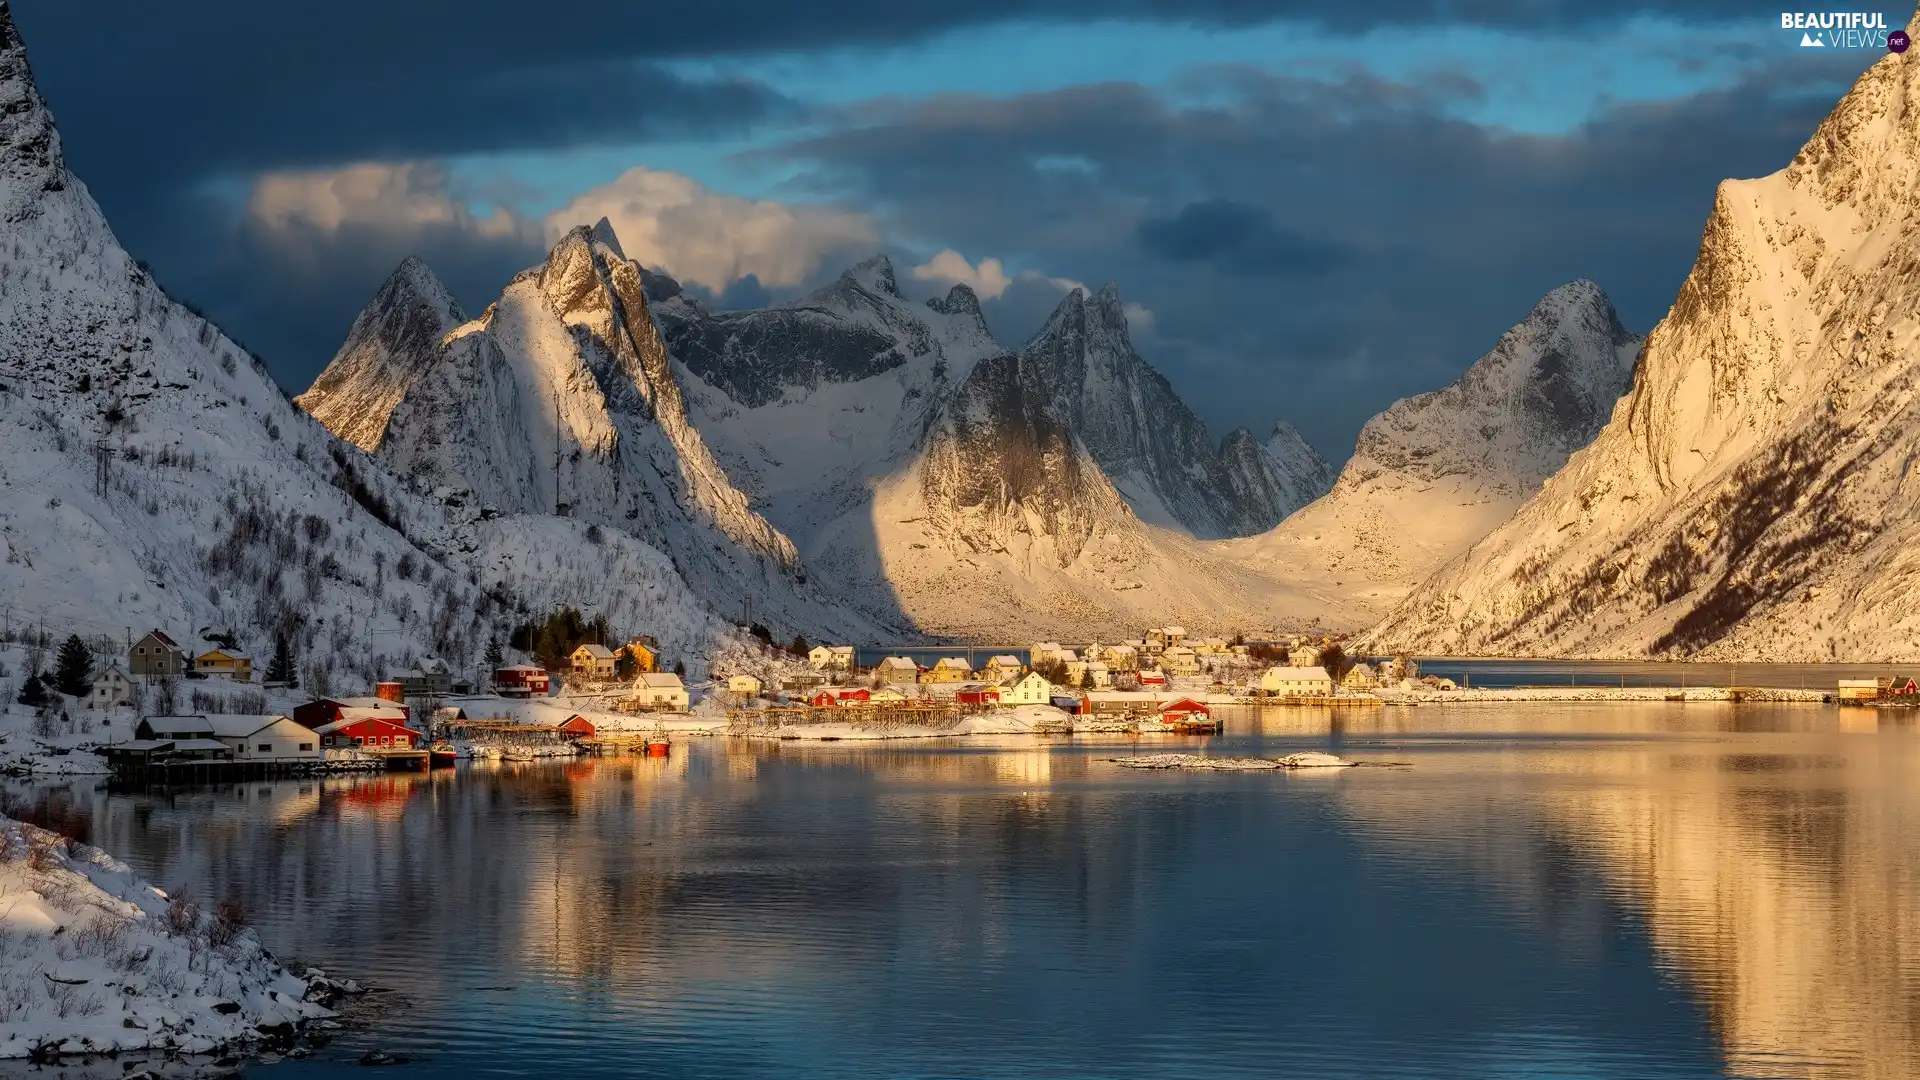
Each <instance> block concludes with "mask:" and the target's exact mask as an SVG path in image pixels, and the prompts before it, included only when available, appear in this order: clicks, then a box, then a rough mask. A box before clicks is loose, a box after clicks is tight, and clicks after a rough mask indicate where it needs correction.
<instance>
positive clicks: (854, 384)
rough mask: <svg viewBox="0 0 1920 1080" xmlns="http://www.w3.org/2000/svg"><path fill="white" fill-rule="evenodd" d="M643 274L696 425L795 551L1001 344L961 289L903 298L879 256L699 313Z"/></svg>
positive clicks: (892, 469)
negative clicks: (772, 301) (791, 294)
mask: <svg viewBox="0 0 1920 1080" xmlns="http://www.w3.org/2000/svg"><path fill="white" fill-rule="evenodd" d="M652 280H653V281H654V283H655V284H654V286H653V288H654V290H655V294H656V295H662V296H664V299H662V300H660V301H659V302H657V303H656V304H655V305H654V312H655V315H656V317H657V318H658V319H659V321H660V325H661V328H662V331H663V333H664V335H665V337H666V340H667V344H668V347H669V349H670V350H671V351H672V352H673V355H674V358H675V360H677V361H678V362H679V363H680V364H681V365H682V366H683V369H684V371H685V372H686V374H687V379H686V381H687V385H688V405H689V413H690V415H691V416H692V418H693V421H694V423H695V425H696V426H698V427H699V428H700V431H701V433H702V434H703V435H705V436H706V438H707V439H708V441H709V442H710V443H711V444H712V445H713V447H714V452H715V454H716V455H717V456H718V457H719V458H720V460H721V461H722V462H723V463H724V464H725V465H726V467H727V470H728V472H729V473H730V474H731V475H732V476H733V477H734V478H735V481H736V482H737V483H738V484H739V486H740V487H741V489H742V490H744V491H746V492H748V493H749V495H750V496H751V497H752V498H753V500H754V505H755V506H756V507H758V508H759V509H760V510H761V511H762V512H763V513H765V514H766V515H767V516H768V518H769V519H771V520H772V521H773V522H774V523H775V524H776V525H778V526H779V527H780V529H781V530H782V531H783V532H785V533H786V534H787V535H789V536H791V537H793V538H794V541H795V543H797V544H799V545H800V547H801V551H802V553H803V554H809V553H810V552H811V545H812V542H813V538H814V536H815V534H816V533H817V532H818V531H819V529H820V528H821V527H822V526H823V525H825V524H826V523H827V522H829V521H832V520H833V519H835V518H837V517H839V516H840V515H842V514H844V513H846V512H847V511H849V510H851V509H853V508H854V507H856V506H858V505H860V504H861V503H862V502H864V501H865V500H866V499H867V498H869V497H870V494H871V489H872V486H873V484H874V483H876V482H877V481H879V480H881V479H883V478H885V477H888V476H891V475H893V474H894V473H896V472H897V471H899V469H900V468H901V467H902V466H903V465H904V464H905V463H906V462H908V461H910V460H912V458H913V456H914V455H915V454H916V453H917V452H918V449H919V446H920V443H921V441H922V439H923V438H924V437H925V435H926V432H927V428H928V426H929V425H930V424H931V423H932V419H933V417H934V415H935V413H936V412H937V411H938V410H939V409H940V407H941V405H942V404H943V403H944V402H945V400H946V399H947V398H948V397H949V396H950V395H951V394H952V392H953V389H954V387H956V386H958V385H959V383H960V382H961V381H962V380H964V379H965V378H966V377H967V374H968V373H969V372H970V371H971V370H972V368H973V364H974V363H975V362H976V361H978V360H980V359H982V358H984V357H989V356H997V355H1001V354H1004V353H1005V352H1006V351H1007V350H1005V349H1004V348H1002V347H1001V346H1000V345H999V344H998V343H997V342H995V341H994V340H993V336H992V335H991V334H989V333H988V332H987V324H986V322H985V320H984V319H983V318H982V316H981V313H980V304H979V300H978V298H977V297H975V296H974V294H973V292H972V290H970V289H968V288H967V287H966V286H965V285H956V286H954V287H953V289H952V290H951V291H949V292H948V293H947V295H946V296H945V297H943V298H936V299H934V300H930V301H928V302H927V303H925V304H915V303H913V302H911V301H909V300H908V299H906V298H905V297H904V296H902V295H901V293H900V290H899V286H898V284H897V282H896V281H895V278H894V274H893V267H892V264H891V263H889V262H888V260H887V258H886V257H885V256H876V257H874V258H872V259H869V260H867V261H866V262H863V263H861V264H859V265H858V266H855V267H853V268H851V269H849V270H848V271H846V272H845V273H844V274H842V275H841V276H840V277H839V279H838V280H836V281H835V282H833V283H832V284H831V285H829V286H827V287H826V288H824V289H821V290H820V291H818V292H816V293H813V294H812V295H810V296H806V297H803V298H801V299H799V300H796V301H793V302H791V303H787V304H782V305H779V306H776V307H771V308H762V309H755V310H748V311H729V312H718V313H715V312H709V311H707V310H706V309H705V308H704V307H703V306H701V305H700V304H699V303H698V302H697V301H695V300H693V299H692V298H691V297H688V296H686V295H685V294H684V293H682V292H681V291H680V289H679V286H678V285H677V284H674V283H672V282H671V279H668V278H665V277H664V276H663V275H652Z"/></svg>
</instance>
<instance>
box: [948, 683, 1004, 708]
mask: <svg viewBox="0 0 1920 1080" xmlns="http://www.w3.org/2000/svg"><path fill="white" fill-rule="evenodd" d="M953 700H954V703H955V704H959V705H998V704H1000V688H999V687H997V686H995V685H993V684H992V683H967V684H966V685H964V686H962V687H961V688H960V689H959V690H958V691H956V692H955V693H954V695H953Z"/></svg>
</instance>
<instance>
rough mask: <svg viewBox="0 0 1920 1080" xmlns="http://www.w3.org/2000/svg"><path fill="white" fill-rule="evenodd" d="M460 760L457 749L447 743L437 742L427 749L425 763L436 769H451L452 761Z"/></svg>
mask: <svg viewBox="0 0 1920 1080" xmlns="http://www.w3.org/2000/svg"><path fill="white" fill-rule="evenodd" d="M458 760H460V754H459V752H458V751H456V750H454V748H453V747H452V746H451V745H449V744H447V743H437V744H435V745H434V747H433V749H431V750H429V751H427V763H428V764H429V765H431V766H433V767H434V768H436V769H451V768H453V763H454V762H456V761H458Z"/></svg>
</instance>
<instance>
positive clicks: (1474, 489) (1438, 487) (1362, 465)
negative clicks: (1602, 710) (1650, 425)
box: [1229, 281, 1640, 630]
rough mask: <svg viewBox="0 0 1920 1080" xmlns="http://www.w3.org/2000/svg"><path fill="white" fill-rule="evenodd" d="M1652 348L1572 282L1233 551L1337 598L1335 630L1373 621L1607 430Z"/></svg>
mask: <svg viewBox="0 0 1920 1080" xmlns="http://www.w3.org/2000/svg"><path fill="white" fill-rule="evenodd" d="M1639 343H1640V339H1639V338H1638V337H1637V336H1635V335H1633V334H1630V333H1628V332H1627V331H1626V330H1625V329H1624V328H1623V327H1622V326H1621V325H1620V320H1619V317H1618V316H1617V315H1616V314H1615V313H1614V310H1613V304H1612V303H1611V302H1610V301H1609V300H1608V299H1607V297H1606V294H1605V293H1603V292H1601V290H1600V288H1599V286H1597V285H1595V284H1593V283H1592V282H1589V281H1576V282H1573V283H1571V284H1568V285H1564V286H1561V287H1560V288H1558V289H1555V290H1554V291H1553V292H1551V293H1549V294H1547V296H1546V297H1545V298H1543V299H1542V300H1541V301H1540V302H1539V303H1538V304H1536V305H1535V306H1534V309H1533V311H1532V312H1531V313H1530V314H1529V315H1528V316H1527V318H1526V320H1525V321H1523V322H1521V323H1520V324H1519V325H1517V326H1515V327H1513V328H1512V329H1511V330H1508V331H1507V332H1506V333H1505V334H1504V335H1502V336H1501V338H1500V341H1499V343H1498V344H1497V345H1496V346H1495V347H1494V349H1493V351H1492V352H1490V353H1488V354H1487V355H1486V356H1484V357H1482V358H1481V359H1480V360H1479V361H1478V362H1476V363H1475V364H1474V365H1473V366H1472V367H1470V368H1468V369H1467V371H1466V373H1465V374H1463V375H1462V376H1461V377H1460V378H1459V379H1458V380H1456V381H1455V382H1453V383H1452V384H1450V385H1448V386H1446V387H1444V388H1442V389H1439V390H1435V391H1433V392H1431V393H1427V394H1420V395H1418V396H1415V397H1411V398H1406V399H1403V400H1401V401H1398V402H1395V403H1394V404H1393V406H1392V407H1390V408H1388V409H1387V410H1386V411H1385V412H1383V413H1381V414H1380V415H1379V416H1376V417H1374V418H1373V419H1372V420H1370V421H1368V422H1367V425H1366V427H1364V428H1362V429H1361V432H1360V438H1359V442H1358V445H1357V446H1356V447H1355V449H1354V453H1353V457H1352V458H1351V459H1349V460H1348V462H1347V464H1346V466H1345V467H1344V468H1343V469H1342V470H1341V472H1340V478H1339V479H1338V480H1337V481H1336V482H1335V483H1334V485H1333V490H1332V491H1330V492H1329V493H1328V494H1327V495H1326V496H1325V497H1323V498H1321V499H1319V500H1317V501H1316V502H1314V503H1313V504H1311V505H1309V506H1308V507H1306V508H1305V509H1303V510H1301V511H1300V512H1298V513H1296V514H1294V515H1293V516H1292V517H1290V518H1288V519H1287V520H1286V521H1284V522H1282V523H1281V525H1280V527H1279V528H1277V529H1274V530H1273V531H1272V532H1270V533H1268V534H1266V535H1264V536H1260V537H1255V538H1252V539H1249V540H1246V541H1237V542H1235V543H1234V544H1232V545H1229V546H1230V548H1231V549H1232V550H1233V551H1235V552H1236V553H1237V554H1239V555H1241V556H1243V557H1245V558H1248V559H1250V560H1252V561H1253V562H1254V564H1255V565H1259V566H1264V567H1267V568H1268V569H1269V570H1270V571H1271V572H1272V573H1275V574H1278V575H1281V576H1282V577H1283V578H1284V579H1286V580H1290V581H1294V582H1296V583H1297V584H1298V585H1299V586H1300V587H1301V588H1303V589H1306V590H1308V591H1311V592H1315V593H1317V594H1319V595H1322V596H1324V597H1326V598H1327V599H1328V601H1329V603H1330V604H1331V605H1332V607H1333V608H1334V609H1335V610H1337V611H1338V612H1339V618H1340V621H1339V622H1338V623H1334V624H1330V625H1334V626H1335V627H1337V628H1339V629H1351V630H1357V629H1360V628H1362V627H1364V626H1366V625H1367V624H1368V623H1370V622H1371V621H1373V620H1374V619H1376V618H1378V617H1379V615H1380V614H1382V613H1384V612H1385V611H1386V610H1387V609H1388V608H1389V607H1391V606H1392V605H1393V604H1394V603H1396V602H1398V601H1399V600H1400V599H1401V598H1402V597H1404V596H1405V595H1406V593H1407V591H1408V590H1410V589H1411V588H1412V587H1413V586H1414V585H1415V584H1417V583H1418V582H1420V581H1421V580H1422V579H1424V578H1425V577H1426V576H1427V575H1428V574H1430V573H1432V572H1433V571H1434V570H1435V569H1436V568H1438V567H1439V566H1440V565H1441V564H1443V563H1445V562H1446V561H1447V560H1448V559H1450V558H1452V557H1454V556H1455V555H1458V554H1459V553H1460V552H1462V551H1464V550H1466V548H1467V547H1468V546H1469V545H1471V544H1472V543H1473V542H1474V541H1476V540H1479V539H1480V538H1481V537H1483V536H1485V535H1486V534H1487V533H1488V532H1490V531H1492V530H1493V529H1494V528H1496V527H1497V526H1499V525H1500V524H1501V523H1502V522H1503V521H1505V520H1506V519H1507V518H1508V517H1509V516H1510V515H1511V514H1512V513H1513V511H1514V509H1515V508H1516V507H1518V506H1519V505H1520V504H1521V502H1522V501H1523V500H1525V499H1526V498H1527V497H1528V496H1529V495H1531V494H1532V493H1533V492H1534V491H1535V490H1536V489H1537V488H1538V487H1539V485H1540V483H1541V481H1542V480H1544V479H1545V478H1546V477H1548V476H1550V475H1552V474H1553V472H1554V471H1555V470H1556V469H1558V468H1559V467H1560V465H1561V464H1562V463H1563V462H1565V461H1566V459H1567V456H1568V455H1569V454H1570V453H1572V452H1573V451H1575V450H1577V449H1578V448H1579V447H1581V446H1584V445H1585V444H1586V443H1587V442H1588V441H1589V440H1591V439H1592V438H1593V437H1594V434H1595V433H1596V432H1598V431H1599V430H1600V428H1601V426H1602V425H1603V424H1604V423H1605V422H1606V420H1607V417H1608V415H1609V414H1610V413H1611V411H1612V409H1613V407H1614V403H1615V402H1616V401H1617V400H1618V399H1619V396H1620V395H1621V394H1622V393H1623V392H1625V390H1626V389H1627V387H1628V385H1629V383H1630V381H1631V379H1632V369H1633V358H1634V356H1635V353H1636V350H1637V347H1638V345H1639Z"/></svg>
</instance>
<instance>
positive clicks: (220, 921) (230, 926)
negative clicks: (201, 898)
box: [207, 896, 247, 947]
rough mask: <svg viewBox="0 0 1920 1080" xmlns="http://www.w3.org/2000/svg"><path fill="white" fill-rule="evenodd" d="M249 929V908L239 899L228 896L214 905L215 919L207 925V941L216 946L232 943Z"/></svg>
mask: <svg viewBox="0 0 1920 1080" xmlns="http://www.w3.org/2000/svg"><path fill="white" fill-rule="evenodd" d="M246 929H247V909H246V907H245V906H243V905H242V904H241V903H240V901H239V900H238V899H235V898H234V897H231V896H230V897H228V898H226V899H225V900H222V901H220V902H219V903H218V904H215V905H214V906H213V920H212V922H211V923H210V924H209V925H208V927H207V943H208V944H210V945H213V946H215V947H219V946H223V945H231V944H233V941H234V939H235V938H237V937H239V936H240V935H241V934H243V933H245V932H246Z"/></svg>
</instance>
